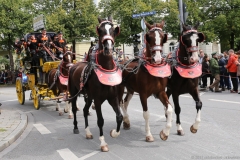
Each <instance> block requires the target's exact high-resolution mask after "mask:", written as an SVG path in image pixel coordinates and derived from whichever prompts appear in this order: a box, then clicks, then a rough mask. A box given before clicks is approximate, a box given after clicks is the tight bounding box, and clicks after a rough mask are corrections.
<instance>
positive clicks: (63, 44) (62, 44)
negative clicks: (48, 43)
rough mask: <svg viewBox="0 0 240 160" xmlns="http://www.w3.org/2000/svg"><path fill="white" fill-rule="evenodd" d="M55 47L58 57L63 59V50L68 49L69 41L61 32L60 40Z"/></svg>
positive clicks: (59, 33) (59, 34)
mask: <svg viewBox="0 0 240 160" xmlns="http://www.w3.org/2000/svg"><path fill="white" fill-rule="evenodd" d="M55 45H56V48H57V51H56V53H57V57H58V58H60V59H62V55H63V49H64V48H65V47H66V45H67V41H66V40H65V39H64V38H63V34H62V32H61V31H59V32H58V40H57V42H56V44H55Z"/></svg>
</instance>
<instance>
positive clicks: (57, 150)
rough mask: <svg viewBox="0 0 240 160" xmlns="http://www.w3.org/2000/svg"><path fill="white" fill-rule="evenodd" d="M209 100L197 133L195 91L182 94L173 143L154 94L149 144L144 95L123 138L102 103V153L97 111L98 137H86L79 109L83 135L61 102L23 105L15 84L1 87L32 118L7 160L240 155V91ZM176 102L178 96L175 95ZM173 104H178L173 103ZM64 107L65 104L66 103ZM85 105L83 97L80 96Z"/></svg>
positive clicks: (132, 108) (3, 97) (7, 102)
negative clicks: (58, 106) (104, 148)
mask: <svg viewBox="0 0 240 160" xmlns="http://www.w3.org/2000/svg"><path fill="white" fill-rule="evenodd" d="M200 95H201V100H202V102H203V108H202V114H201V120H202V121H201V123H200V127H199V130H198V131H197V133H196V134H193V133H191V132H190V126H191V125H192V124H193V123H194V121H195V117H196V109H195V102H194V101H193V99H192V98H191V97H190V96H189V95H187V94H186V95H183V96H181V97H180V105H181V108H182V112H181V122H182V127H183V130H184V131H185V135H184V136H178V135H177V134H176V133H177V128H176V125H175V117H176V116H175V114H173V127H172V128H171V133H170V136H169V137H168V140H167V141H162V140H161V139H160V137H159V133H160V131H161V130H162V129H163V128H164V126H165V124H166V120H165V116H164V109H163V105H162V104H161V103H160V101H159V100H157V99H155V98H154V97H150V98H149V99H148V106H149V111H150V127H151V133H152V134H153V136H154V139H155V141H154V142H145V121H144V119H143V114H142V107H141V104H140V100H139V97H138V95H134V96H133V99H132V101H131V102H130V104H129V109H128V113H129V116H130V121H131V129H130V130H123V129H122V127H121V134H120V135H119V137H117V138H112V137H110V134H109V132H110V130H112V129H115V128H116V117H115V113H114V112H113V110H112V107H111V106H110V105H109V104H108V103H107V102H105V103H104V104H103V107H102V112H103V117H104V120H105V124H104V136H105V141H106V142H107V143H108V146H109V152H107V153H102V152H101V151H100V141H99V129H98V127H97V119H96V113H95V111H93V110H91V112H92V115H91V116H90V117H89V126H90V129H91V132H92V134H93V137H94V138H93V139H92V140H87V139H86V138H85V130H84V118H83V113H82V108H81V110H80V111H79V112H78V113H77V118H78V126H79V131H80V134H78V135H76V134H73V120H72V119H68V114H66V113H65V114H64V115H63V116H59V115H58V112H56V111H55V103H53V102H51V101H50V102H49V101H44V102H42V106H41V108H40V110H35V109H34V107H33V102H32V101H29V100H28V97H29V91H28V92H26V102H25V104H24V105H20V104H19V103H18V101H17V96H16V94H15V88H14V87H10V88H0V102H1V103H3V104H4V106H7V107H13V108H16V109H17V110H21V111H22V112H24V113H26V114H27V116H28V126H27V128H26V129H25V131H24V132H23V134H22V136H21V137H20V138H19V139H18V140H17V141H16V142H15V143H13V144H12V145H11V146H10V147H8V148H7V149H6V150H4V154H3V153H0V159H1V160H8V159H14V160H33V159H34V160H43V159H47V160H62V159H63V160H68V159H69V160H75V159H81V160H83V159H89V160H99V159H102V160H112V159H115V160H118V159H119V160H120V159H121V160H132V159H136V160H137V159H139V160H145V159H148V160H162V159H170V160H176V159H240V134H239V133H240V127H239V120H240V119H239V115H240V95H239V94H233V93H230V92H228V91H225V92H223V93H212V92H201V93H200ZM170 100H171V102H172V99H171V98H170ZM172 104H173V103H172ZM62 106H63V104H62ZM80 106H81V107H82V106H83V99H82V98H81V99H80Z"/></svg>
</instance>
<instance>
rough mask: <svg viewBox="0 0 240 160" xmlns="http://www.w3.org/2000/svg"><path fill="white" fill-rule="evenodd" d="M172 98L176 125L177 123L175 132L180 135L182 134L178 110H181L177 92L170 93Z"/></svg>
mask: <svg viewBox="0 0 240 160" xmlns="http://www.w3.org/2000/svg"><path fill="white" fill-rule="evenodd" d="M172 98H173V103H174V107H175V114H176V125H177V134H178V135H180V136H183V135H184V132H183V129H182V126H181V122H180V112H181V107H180V105H179V94H174V95H172Z"/></svg>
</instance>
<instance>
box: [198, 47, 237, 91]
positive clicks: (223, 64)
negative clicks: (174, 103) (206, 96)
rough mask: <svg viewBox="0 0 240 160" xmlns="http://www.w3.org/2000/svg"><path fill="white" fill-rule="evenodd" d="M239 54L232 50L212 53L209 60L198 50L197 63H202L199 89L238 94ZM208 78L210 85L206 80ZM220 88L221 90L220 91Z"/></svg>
mask: <svg viewBox="0 0 240 160" xmlns="http://www.w3.org/2000/svg"><path fill="white" fill-rule="evenodd" d="M238 54H240V52H236V53H235V52H234V50H233V49H230V50H229V51H224V52H223V53H221V54H217V52H214V53H212V54H211V55H212V58H211V59H210V58H209V57H208V55H207V54H204V52H203V51H202V50H199V59H200V60H199V62H200V63H202V76H201V77H200V78H199V80H200V81H199V85H200V88H204V89H207V88H208V89H209V90H210V91H212V92H219V93H221V92H222V91H225V90H230V92H231V93H238V94H240V92H238V83H239V82H240V56H239V55H238ZM208 78H210V84H209V85H208V84H207V82H208V81H207V79H208ZM220 88H221V90H220Z"/></svg>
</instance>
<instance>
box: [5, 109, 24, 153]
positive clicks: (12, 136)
mask: <svg viewBox="0 0 240 160" xmlns="http://www.w3.org/2000/svg"><path fill="white" fill-rule="evenodd" d="M19 114H20V119H21V120H20V121H21V122H20V124H19V125H18V126H17V128H15V129H14V131H13V132H12V133H11V134H9V135H8V136H7V137H6V138H4V139H3V140H2V141H1V142H0V152H1V151H3V150H4V149H5V148H7V147H8V146H10V145H11V144H12V143H13V142H15V141H16V140H17V139H18V138H19V137H20V136H21V134H22V133H23V131H24V130H25V128H26V127H27V123H28V118H27V115H26V114H25V113H20V112H19Z"/></svg>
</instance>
